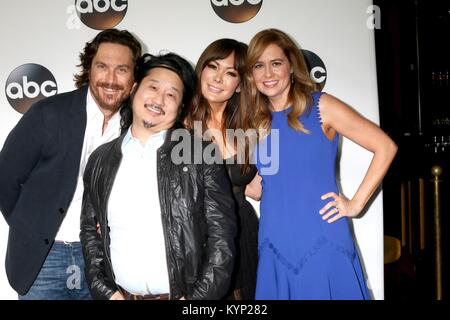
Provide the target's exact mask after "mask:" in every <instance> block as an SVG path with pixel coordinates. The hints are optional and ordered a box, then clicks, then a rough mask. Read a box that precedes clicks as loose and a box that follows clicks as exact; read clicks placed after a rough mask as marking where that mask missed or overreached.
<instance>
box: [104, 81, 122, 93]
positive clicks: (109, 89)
mask: <svg viewBox="0 0 450 320" xmlns="http://www.w3.org/2000/svg"><path fill="white" fill-rule="evenodd" d="M99 87H100V88H101V89H102V90H104V91H105V92H106V93H116V92H118V91H120V90H123V87H122V86H120V85H117V84H106V83H100V84H99Z"/></svg>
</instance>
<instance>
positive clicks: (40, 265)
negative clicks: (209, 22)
mask: <svg viewBox="0 0 450 320" xmlns="http://www.w3.org/2000/svg"><path fill="white" fill-rule="evenodd" d="M141 50H142V49H141V45H140V43H139V41H138V40H137V39H136V38H135V37H134V36H133V35H132V34H131V33H129V32H128V31H126V30H122V31H120V30H117V29H108V30H104V31H102V32H100V33H99V34H98V35H97V36H96V37H95V38H94V39H93V40H92V41H90V42H87V43H86V46H85V47H84V50H83V52H82V53H80V60H81V63H80V65H79V67H80V68H81V71H80V73H79V74H77V75H75V81H76V86H77V88H78V89H77V90H75V91H72V92H68V93H62V94H58V95H55V96H52V97H49V98H46V99H44V100H41V101H39V102H37V103H35V104H34V105H33V106H32V107H31V108H30V109H29V110H28V111H27V112H26V113H25V114H24V116H23V117H22V118H21V119H20V121H19V122H18V123H17V125H16V127H15V128H14V129H13V130H12V131H11V133H10V134H9V135H8V137H7V139H6V141H5V144H4V146H3V149H2V151H1V152H0V211H1V212H2V214H3V216H4V217H5V220H6V222H7V223H8V225H9V237H8V247H7V252H6V273H7V276H8V280H9V283H10V284H11V286H12V287H13V288H14V289H15V290H16V291H17V292H18V293H19V299H24V300H25V299H90V293H89V289H88V287H87V285H86V282H85V277H84V261H83V255H82V251H81V245H80V242H79V232H80V213H81V203H82V195H83V173H84V167H85V165H86V163H87V160H88V158H89V155H90V154H91V153H92V151H94V149H95V148H97V147H98V146H99V145H101V144H103V143H106V142H108V141H111V140H112V139H114V138H116V137H118V136H119V133H120V115H119V112H118V110H119V108H120V106H121V104H122V102H123V101H125V100H126V99H127V98H128V97H129V95H130V92H131V89H132V86H133V84H134V71H135V70H134V69H135V65H136V61H137V59H138V58H139V57H140V56H141Z"/></svg>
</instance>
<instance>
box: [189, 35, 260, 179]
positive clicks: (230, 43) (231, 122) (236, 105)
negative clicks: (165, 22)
mask: <svg viewBox="0 0 450 320" xmlns="http://www.w3.org/2000/svg"><path fill="white" fill-rule="evenodd" d="M247 48H248V46H247V45H246V44H245V43H242V42H239V41H237V40H234V39H227V38H224V39H219V40H216V41H214V42H212V43H211V44H210V45H209V46H208V47H206V49H205V50H204V51H203V53H202V54H201V55H200V58H199V59H198V61H197V64H196V67H195V72H196V74H197V81H198V84H199V85H198V86H197V90H196V93H195V95H194V98H193V100H192V101H193V102H192V105H191V107H190V110H189V112H188V115H187V117H186V121H185V122H186V127H187V128H188V129H189V130H193V129H194V122H195V121H201V122H202V126H203V129H205V128H207V121H208V120H209V119H211V106H210V105H209V103H208V101H207V100H206V99H205V98H204V97H203V95H202V89H201V85H200V78H201V74H202V71H203V69H204V68H205V67H206V66H207V65H208V64H209V63H210V62H211V61H216V60H222V59H226V58H227V57H228V56H229V55H230V54H232V53H234V68H235V69H236V70H237V72H238V74H239V78H240V84H239V86H240V92H239V93H238V92H235V93H234V94H233V96H232V97H231V98H230V99H229V100H228V102H227V104H226V107H225V111H224V114H223V119H224V120H223V123H222V128H221V129H222V136H223V137H224V141H225V139H226V141H225V142H226V143H230V144H232V145H233V146H234V148H235V150H241V149H239V146H238V145H237V144H238V143H239V141H238V142H236V141H230V140H229V138H230V137H227V135H226V129H233V130H236V129H242V130H243V131H244V132H245V131H246V130H247V129H250V128H253V125H252V122H251V116H250V112H251V110H250V108H249V104H248V103H247V101H248V92H249V84H248V82H247V81H246V79H245V68H246V67H245V61H246V56H247ZM241 147H242V146H241ZM243 147H244V149H243V150H245V159H244V161H245V163H244V166H243V168H241V169H242V170H244V171H245V170H246V167H247V166H248V163H249V156H250V143H249V141H247V139H246V141H245V146H243Z"/></svg>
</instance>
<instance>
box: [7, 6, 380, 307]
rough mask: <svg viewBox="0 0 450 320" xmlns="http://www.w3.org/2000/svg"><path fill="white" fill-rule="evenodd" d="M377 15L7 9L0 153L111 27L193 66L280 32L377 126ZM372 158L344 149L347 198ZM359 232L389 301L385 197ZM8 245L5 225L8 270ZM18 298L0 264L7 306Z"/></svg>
mask: <svg viewBox="0 0 450 320" xmlns="http://www.w3.org/2000/svg"><path fill="white" fill-rule="evenodd" d="M376 9H377V8H376V7H374V6H372V1H371V0H339V1H335V0H196V1H186V0H164V1H161V0H145V1H144V0H128V1H127V0H16V1H9V2H8V5H7V6H6V7H5V6H4V8H3V9H2V10H1V11H0V36H1V39H2V50H1V51H2V52H1V56H2V63H1V64H0V89H1V90H0V147H1V146H3V143H4V141H5V139H6V136H7V135H8V133H9V132H10V130H11V129H12V128H13V127H14V126H15V124H16V123H17V121H18V120H19V119H20V117H21V116H22V114H23V113H25V112H26V111H27V110H28V108H29V107H30V106H31V104H32V103H34V102H36V101H38V100H40V99H43V98H45V97H49V96H52V95H54V94H57V93H62V92H66V91H71V90H73V89H74V88H75V86H74V82H73V75H74V74H75V73H77V72H78V69H77V67H76V65H77V64H79V60H78V55H79V53H80V51H81V50H82V49H83V47H84V45H85V43H86V42H87V41H90V40H91V39H92V38H94V36H95V35H96V34H97V33H98V32H99V30H103V29H107V28H112V27H116V28H119V29H127V30H129V31H130V32H132V33H133V34H134V35H136V36H137V37H138V39H139V40H140V41H141V42H142V44H143V46H144V51H145V52H150V53H153V54H158V53H160V52H165V51H174V52H177V53H179V54H180V55H182V56H184V57H185V58H187V59H188V60H190V61H191V62H192V63H195V62H196V61H197V59H198V57H199V55H200V53H201V52H202V51H203V49H204V48H205V47H206V46H207V45H208V44H209V43H211V42H212V41H214V40H216V39H219V38H224V37H227V38H235V39H237V40H240V41H243V42H246V43H248V42H249V40H250V39H251V37H252V36H253V35H254V34H255V33H256V32H258V31H260V30H262V29H266V28H278V29H281V30H283V31H285V32H287V33H288V34H290V35H291V36H292V37H293V38H294V39H295V40H296V41H297V42H298V43H299V45H300V46H301V47H302V48H303V49H304V51H303V52H304V54H305V56H306V57H307V60H308V63H309V67H310V73H311V77H312V78H313V79H314V80H315V81H316V82H317V83H321V84H322V86H323V87H324V88H323V91H326V92H329V93H331V94H333V95H335V96H337V97H339V98H340V99H341V100H343V101H345V102H346V103H348V104H349V105H350V106H352V107H353V108H354V109H356V110H357V111H358V112H359V113H361V114H362V115H363V116H365V117H367V118H369V119H370V120H372V121H373V122H375V123H378V122H379V115H378V97H377V86H376V71H375V70H376V69H375V47H374V32H373V31H374V30H373V29H374V27H376V26H377V24H378V23H379V21H377V15H376V14H377V10H376ZM371 156H372V154H371V153H369V152H368V151H366V150H364V149H362V148H361V147H359V146H357V145H355V144H354V143H352V142H351V141H349V140H346V139H344V140H343V143H342V145H341V154H340V167H339V172H340V178H339V181H338V182H339V184H340V186H341V187H342V190H343V192H344V194H346V195H347V196H352V195H353V194H354V192H355V191H356V189H357V187H358V185H359V183H360V182H361V180H362V178H363V175H364V173H365V171H366V169H367V167H368V166H369V163H370V160H371ZM0 179H1V177H0ZM0 183H1V181H0ZM44 187H45V186H44ZM252 203H253V204H254V205H255V208H256V209H257V210H258V207H259V205H258V203H256V202H252ZM353 227H354V232H355V236H356V239H357V244H358V247H359V250H360V252H361V255H362V259H363V263H364V268H365V272H366V277H367V279H368V285H369V287H370V289H371V291H372V293H373V296H374V298H375V299H383V297H384V293H383V211H382V197H381V193H380V194H378V196H377V198H376V199H375V200H374V201H373V203H372V204H371V206H370V208H369V210H368V211H367V212H366V213H365V214H364V216H363V217H362V218H360V219H356V220H354V221H353ZM7 236H8V226H7V224H6V222H5V221H4V220H3V219H0V259H1V260H2V261H3V260H4V257H5V251H6V242H7ZM16 298H17V294H16V293H15V291H14V290H12V289H11V287H10V286H9V284H8V281H7V278H6V274H5V270H4V263H3V262H2V263H0V299H16Z"/></svg>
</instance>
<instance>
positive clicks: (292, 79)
mask: <svg viewBox="0 0 450 320" xmlns="http://www.w3.org/2000/svg"><path fill="white" fill-rule="evenodd" d="M291 83H294V73H293V72H291Z"/></svg>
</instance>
